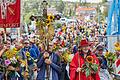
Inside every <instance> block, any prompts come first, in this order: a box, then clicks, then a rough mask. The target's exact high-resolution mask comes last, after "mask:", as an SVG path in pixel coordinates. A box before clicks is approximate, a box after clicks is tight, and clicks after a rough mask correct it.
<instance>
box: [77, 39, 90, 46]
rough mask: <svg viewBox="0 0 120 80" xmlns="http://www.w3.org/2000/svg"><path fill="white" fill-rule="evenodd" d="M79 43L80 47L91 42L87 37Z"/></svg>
mask: <svg viewBox="0 0 120 80" xmlns="http://www.w3.org/2000/svg"><path fill="white" fill-rule="evenodd" d="M79 45H80V47H85V46H89V42H88V41H87V40H86V39H84V40H81V42H80V44H79Z"/></svg>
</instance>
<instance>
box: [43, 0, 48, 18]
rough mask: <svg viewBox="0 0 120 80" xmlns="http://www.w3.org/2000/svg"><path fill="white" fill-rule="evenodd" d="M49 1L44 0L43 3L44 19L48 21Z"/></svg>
mask: <svg viewBox="0 0 120 80" xmlns="http://www.w3.org/2000/svg"><path fill="white" fill-rule="evenodd" d="M47 5H48V3H47V1H46V0H43V2H42V7H43V17H44V18H45V19H46V18H47Z"/></svg>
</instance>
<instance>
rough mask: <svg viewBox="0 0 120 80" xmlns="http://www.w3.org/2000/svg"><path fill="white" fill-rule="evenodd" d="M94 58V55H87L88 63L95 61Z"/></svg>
mask: <svg viewBox="0 0 120 80" xmlns="http://www.w3.org/2000/svg"><path fill="white" fill-rule="evenodd" d="M93 60H94V58H93V57H92V56H87V58H86V61H87V62H88V63H93Z"/></svg>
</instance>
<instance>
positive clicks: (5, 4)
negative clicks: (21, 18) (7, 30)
mask: <svg viewBox="0 0 120 80" xmlns="http://www.w3.org/2000/svg"><path fill="white" fill-rule="evenodd" d="M15 2H16V0H2V1H0V3H1V18H2V19H6V17H7V9H8V11H9V13H10V14H11V15H15V13H14V10H13V9H12V8H10V7H9V5H12V4H15Z"/></svg>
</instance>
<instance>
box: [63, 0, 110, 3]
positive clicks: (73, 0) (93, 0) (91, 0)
mask: <svg viewBox="0 0 120 80" xmlns="http://www.w3.org/2000/svg"><path fill="white" fill-rule="evenodd" d="M63 1H72V2H76V1H77V2H79V1H80V0H63ZM81 1H83V2H84V1H85V0H81ZM86 1H87V2H90V3H99V2H101V1H102V0H86ZM108 1H111V0H108Z"/></svg>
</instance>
